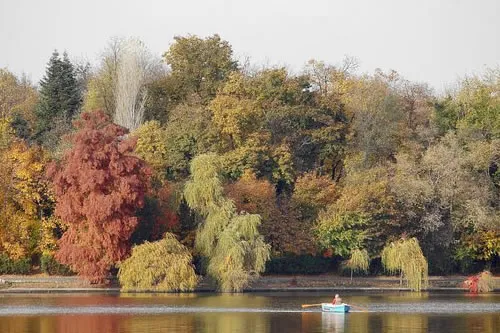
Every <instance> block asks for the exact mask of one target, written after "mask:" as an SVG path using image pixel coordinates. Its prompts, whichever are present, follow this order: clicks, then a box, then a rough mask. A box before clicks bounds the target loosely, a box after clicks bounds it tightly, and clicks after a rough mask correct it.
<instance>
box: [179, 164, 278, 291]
mask: <svg viewBox="0 0 500 333" xmlns="http://www.w3.org/2000/svg"><path fill="white" fill-rule="evenodd" d="M219 173H220V165H219V162H218V156H217V155H215V154H205V155H200V156H197V157H196V158H195V159H193V161H192V163H191V178H190V180H189V181H188V182H187V183H186V186H185V190H184V196H185V198H186V201H187V203H188V204H189V206H190V207H191V208H192V209H195V210H196V211H197V212H198V213H199V214H200V215H201V216H202V217H203V219H204V221H203V222H202V223H201V225H200V227H199V229H198V233H197V236H196V247H197V249H198V250H199V251H200V252H201V254H202V255H204V256H205V257H207V258H208V259H209V263H208V267H207V272H208V273H209V274H210V275H211V276H213V277H214V278H215V279H216V280H217V282H218V284H219V288H220V290H222V291H241V290H242V289H243V288H244V287H245V286H246V285H247V284H248V282H249V280H250V278H251V277H252V276H256V275H258V274H259V273H260V272H262V271H263V270H264V268H265V263H266V261H267V260H268V258H269V246H268V245H267V244H265V243H264V239H263V237H262V236H261V235H260V234H259V232H258V230H257V227H258V226H259V225H260V223H261V218H260V216H259V215H256V214H246V213H243V214H238V213H237V212H236V207H235V205H234V202H233V201H231V200H229V199H227V198H225V196H224V193H223V187H222V184H221V180H220V176H219Z"/></svg>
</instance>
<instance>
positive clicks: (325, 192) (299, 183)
mask: <svg viewBox="0 0 500 333" xmlns="http://www.w3.org/2000/svg"><path fill="white" fill-rule="evenodd" d="M337 199H338V193H337V190H336V185H335V183H334V182H333V181H332V180H331V179H330V177H328V176H320V175H317V174H314V173H312V172H310V173H306V174H304V175H302V176H300V177H298V178H297V180H296V181H295V189H294V191H293V195H292V201H293V203H294V204H295V205H297V206H298V207H299V209H300V211H301V212H302V214H303V216H304V218H305V219H315V218H316V217H317V215H318V213H319V212H320V210H321V209H323V208H324V207H326V206H328V205H330V204H333V203H334V202H335V201H336V200H337Z"/></svg>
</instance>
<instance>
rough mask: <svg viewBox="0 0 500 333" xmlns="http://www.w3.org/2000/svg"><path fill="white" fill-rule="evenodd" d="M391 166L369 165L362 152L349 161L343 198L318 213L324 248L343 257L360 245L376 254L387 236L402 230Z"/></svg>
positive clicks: (343, 184) (319, 229)
mask: <svg viewBox="0 0 500 333" xmlns="http://www.w3.org/2000/svg"><path fill="white" fill-rule="evenodd" d="M388 167H389V166H388V165H380V166H376V167H370V168H365V167H364V157H363V155H362V154H358V155H354V156H351V157H350V158H349V159H348V160H346V176H345V178H344V179H343V181H342V183H341V185H342V191H341V193H340V196H339V199H338V200H337V201H335V202H334V203H333V204H331V205H329V206H328V207H327V208H326V209H325V210H324V211H322V212H321V213H320V214H319V215H318V219H317V225H316V231H317V235H318V240H319V242H320V244H321V245H322V246H323V247H325V248H331V249H333V250H334V253H335V254H338V255H340V256H343V257H346V256H347V255H349V253H351V251H352V250H354V249H356V248H366V249H368V250H369V251H370V252H371V254H376V253H377V252H378V251H379V250H380V249H381V248H382V246H383V244H384V243H385V240H384V238H385V237H388V236H390V235H393V234H394V233H396V232H397V231H398V229H397V228H396V226H397V220H396V215H395V213H396V212H395V202H394V197H393V196H392V195H391V192H390V188H389V177H388V172H389V170H388V169H389V168H388Z"/></svg>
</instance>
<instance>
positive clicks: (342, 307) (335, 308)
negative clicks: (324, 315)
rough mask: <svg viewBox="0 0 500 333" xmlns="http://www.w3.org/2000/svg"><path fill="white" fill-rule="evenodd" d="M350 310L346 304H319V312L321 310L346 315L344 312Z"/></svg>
mask: <svg viewBox="0 0 500 333" xmlns="http://www.w3.org/2000/svg"><path fill="white" fill-rule="evenodd" d="M350 309H351V307H350V306H349V305H348V304H338V305H334V304H332V303H321V310H323V312H341V313H346V312H349V310H350Z"/></svg>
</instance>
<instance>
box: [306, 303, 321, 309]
mask: <svg viewBox="0 0 500 333" xmlns="http://www.w3.org/2000/svg"><path fill="white" fill-rule="evenodd" d="M312 306H321V303H320V304H302V307H303V308H310V307H312Z"/></svg>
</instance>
